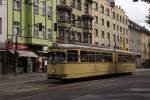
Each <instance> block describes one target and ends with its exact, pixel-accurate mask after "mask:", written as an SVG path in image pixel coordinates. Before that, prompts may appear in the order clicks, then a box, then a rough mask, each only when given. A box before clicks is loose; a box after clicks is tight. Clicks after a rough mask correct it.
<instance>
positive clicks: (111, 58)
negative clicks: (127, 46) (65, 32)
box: [47, 44, 136, 79]
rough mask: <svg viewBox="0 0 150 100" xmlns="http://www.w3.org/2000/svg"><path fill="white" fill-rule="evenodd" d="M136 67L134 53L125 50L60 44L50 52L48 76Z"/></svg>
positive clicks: (81, 75)
mask: <svg viewBox="0 0 150 100" xmlns="http://www.w3.org/2000/svg"><path fill="white" fill-rule="evenodd" d="M135 69H136V67H135V63H134V54H133V53H130V52H125V51H118V50H113V49H104V48H99V47H90V46H82V45H71V44H60V45H58V46H57V47H56V48H53V49H51V50H50V52H49V53H48V67H47V76H48V78H49V79H51V78H53V79H74V78H84V77H92V76H100V75H107V74H116V73H132V72H134V71H135Z"/></svg>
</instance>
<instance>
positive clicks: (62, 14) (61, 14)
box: [58, 10, 70, 23]
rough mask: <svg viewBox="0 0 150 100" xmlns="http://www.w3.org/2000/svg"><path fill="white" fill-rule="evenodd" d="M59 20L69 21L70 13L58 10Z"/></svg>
mask: <svg viewBox="0 0 150 100" xmlns="http://www.w3.org/2000/svg"><path fill="white" fill-rule="evenodd" d="M58 16H59V21H61V22H67V23H70V13H69V12H66V11H62V10H61V11H59V15H58Z"/></svg>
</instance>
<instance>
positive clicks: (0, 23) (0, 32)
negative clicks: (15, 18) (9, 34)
mask: <svg viewBox="0 0 150 100" xmlns="http://www.w3.org/2000/svg"><path fill="white" fill-rule="evenodd" d="M0 34H2V18H0Z"/></svg>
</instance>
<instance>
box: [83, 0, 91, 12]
mask: <svg viewBox="0 0 150 100" xmlns="http://www.w3.org/2000/svg"><path fill="white" fill-rule="evenodd" d="M84 7H85V8H84V12H85V13H86V14H89V13H90V11H89V4H88V3H87V2H85V6H84Z"/></svg>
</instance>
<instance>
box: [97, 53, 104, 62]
mask: <svg viewBox="0 0 150 100" xmlns="http://www.w3.org/2000/svg"><path fill="white" fill-rule="evenodd" d="M102 59H103V57H102V54H100V53H96V62H102V61H103V60H102Z"/></svg>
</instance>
